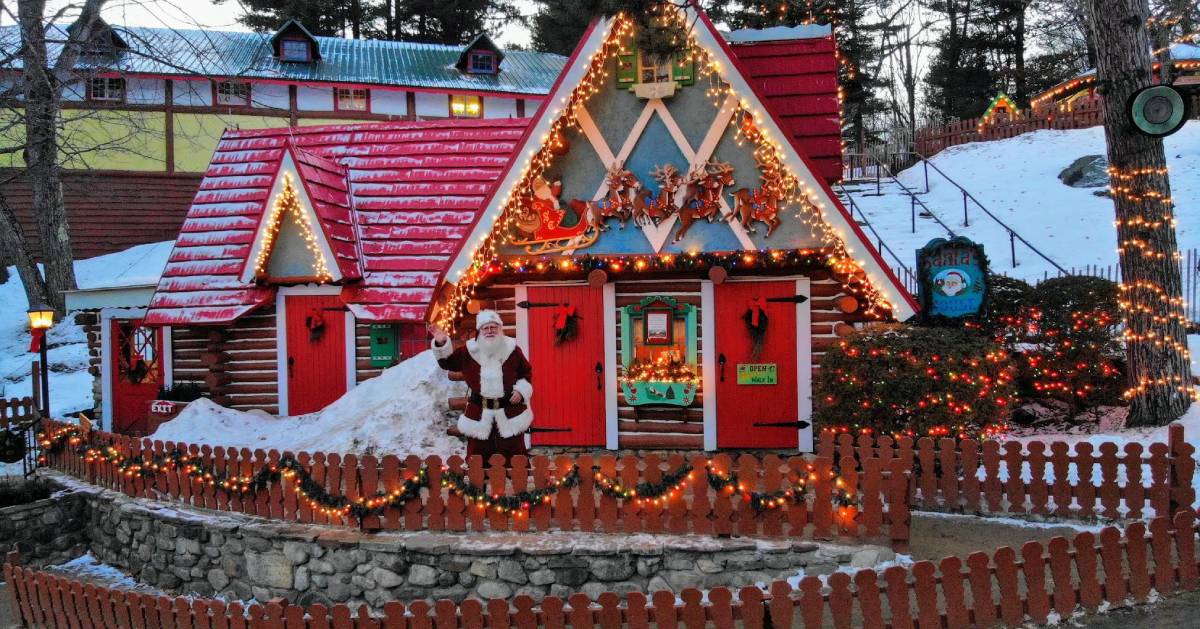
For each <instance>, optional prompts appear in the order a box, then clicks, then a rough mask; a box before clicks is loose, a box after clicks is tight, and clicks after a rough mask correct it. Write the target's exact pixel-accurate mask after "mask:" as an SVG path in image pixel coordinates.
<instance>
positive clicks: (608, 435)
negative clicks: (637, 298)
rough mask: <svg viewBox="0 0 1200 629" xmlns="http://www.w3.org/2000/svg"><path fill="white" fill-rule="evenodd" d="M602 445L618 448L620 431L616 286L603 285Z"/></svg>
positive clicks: (613, 448)
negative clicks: (618, 414)
mask: <svg viewBox="0 0 1200 629" xmlns="http://www.w3.org/2000/svg"><path fill="white" fill-rule="evenodd" d="M603 290H604V295H603V297H602V300H603V303H604V305H603V306H602V307H603V308H604V445H605V447H606V448H608V449H609V450H616V449H618V448H619V447H620V445H621V444H620V442H621V431H620V423H619V422H618V417H617V363H618V362H620V360H619V359H618V358H617V332H616V330H617V285H616V284H614V283H613V282H605V283H604V287H603Z"/></svg>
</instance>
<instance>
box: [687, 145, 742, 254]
mask: <svg viewBox="0 0 1200 629" xmlns="http://www.w3.org/2000/svg"><path fill="white" fill-rule="evenodd" d="M733 183H734V181H733V166H732V165H730V164H729V163H727V162H718V161H714V160H709V162H708V163H707V164H705V165H704V166H703V167H700V168H695V169H693V170H692V172H691V173H689V174H688V176H687V179H686V180H685V181H684V192H683V204H682V205H680V207H679V223H680V225H679V231H678V232H676V233H675V242H679V241H680V240H683V237H684V236H685V235H687V232H688V230H689V229H691V227H692V223H694V222H696V220H697V219H701V218H702V219H705V220H707V221H708V222H710V223H711V222H713V220H714V219H715V218H716V217H717V215H718V214H720V212H721V195H722V194H723V193H724V192H725V188H728V187H730V186H732V185H733Z"/></svg>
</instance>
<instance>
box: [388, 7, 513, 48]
mask: <svg viewBox="0 0 1200 629" xmlns="http://www.w3.org/2000/svg"><path fill="white" fill-rule="evenodd" d="M522 19H523V18H522V17H521V13H520V11H518V10H517V7H516V3H515V2H514V1H513V0H457V1H454V2H447V0H397V2H396V9H395V31H396V37H397V38H398V39H407V40H412V41H423V42H436V43H441V44H465V43H467V42H468V41H470V40H471V39H472V38H473V37H475V36H476V35H478V34H480V33H487V32H491V33H493V34H495V33H496V32H497V31H498V30H499V29H500V28H501V27H503V25H504V24H506V23H509V22H512V21H519V20H522Z"/></svg>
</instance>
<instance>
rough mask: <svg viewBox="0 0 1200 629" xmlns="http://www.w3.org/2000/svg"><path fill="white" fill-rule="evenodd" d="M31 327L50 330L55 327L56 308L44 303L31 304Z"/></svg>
mask: <svg viewBox="0 0 1200 629" xmlns="http://www.w3.org/2000/svg"><path fill="white" fill-rule="evenodd" d="M26 312H28V313H29V329H31V330H49V329H50V328H52V327H54V309H53V308H51V307H50V306H47V305H46V304H43V303H38V304H34V305H33V306H30V308H29V310H28V311H26Z"/></svg>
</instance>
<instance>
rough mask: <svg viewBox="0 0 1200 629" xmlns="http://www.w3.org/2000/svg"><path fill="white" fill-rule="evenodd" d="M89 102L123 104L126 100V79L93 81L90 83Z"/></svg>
mask: <svg viewBox="0 0 1200 629" xmlns="http://www.w3.org/2000/svg"><path fill="white" fill-rule="evenodd" d="M87 97H88V100H102V101H113V102H121V101H123V100H125V79H92V80H91V81H88V94H87Z"/></svg>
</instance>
